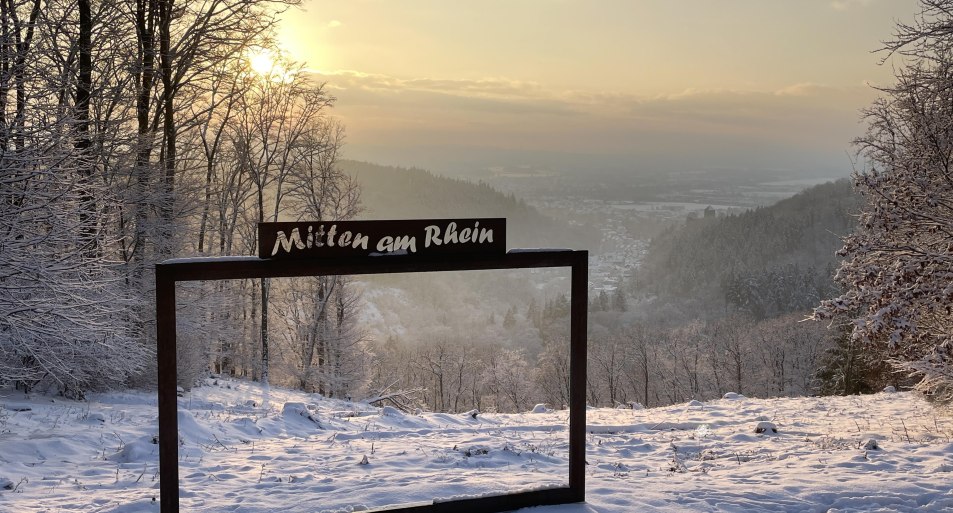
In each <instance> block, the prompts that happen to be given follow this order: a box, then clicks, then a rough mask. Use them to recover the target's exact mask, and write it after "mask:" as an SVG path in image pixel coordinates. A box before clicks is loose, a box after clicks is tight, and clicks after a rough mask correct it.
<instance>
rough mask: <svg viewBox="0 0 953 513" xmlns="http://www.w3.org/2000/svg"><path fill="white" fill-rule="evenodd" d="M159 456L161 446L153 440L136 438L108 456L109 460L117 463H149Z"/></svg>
mask: <svg viewBox="0 0 953 513" xmlns="http://www.w3.org/2000/svg"><path fill="white" fill-rule="evenodd" d="M158 458H159V446H158V445H157V444H154V443H152V440H147V439H142V440H134V441H132V442H129V443H128V444H125V445H123V446H122V449H119V452H117V453H115V454H112V455H110V456H107V457H106V459H107V460H109V461H115V462H116V463H149V462H155V461H157V460H158Z"/></svg>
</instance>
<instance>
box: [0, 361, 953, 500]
mask: <svg viewBox="0 0 953 513" xmlns="http://www.w3.org/2000/svg"><path fill="white" fill-rule="evenodd" d="M537 410H538V411H539V410H543V409H542V408H538V409H537ZM567 418H568V412H566V411H548V410H547V411H539V412H536V413H533V412H527V413H523V414H512V415H503V414H499V415H497V414H489V413H480V414H478V415H476V416H472V415H466V414H459V415H456V414H455V415H451V414H436V413H424V414H420V415H408V414H403V413H401V412H399V411H396V410H393V409H391V408H384V409H377V408H372V407H369V406H367V405H361V404H352V403H348V402H343V401H334V400H327V399H323V398H321V397H319V396H313V395H307V394H303V393H300V392H292V391H287V390H281V389H271V390H270V391H266V390H263V389H262V388H261V387H259V386H257V385H255V384H253V383H248V382H242V381H226V380H221V381H213V380H209V381H208V384H207V385H206V386H203V387H201V388H197V389H195V390H194V391H193V392H192V393H190V394H186V395H185V397H183V398H181V399H180V412H179V427H180V435H181V446H180V458H181V461H180V464H179V473H180V478H181V486H182V490H183V491H182V506H183V508H182V511H190V512H191V511H199V512H213V511H214V512H219V511H229V512H249V513H250V512H266V511H267V512H272V511H282V512H285V513H293V512H314V511H323V510H330V511H358V510H361V509H364V508H375V507H380V506H385V505H391V504H406V503H419V502H422V501H429V500H431V499H433V498H440V497H442V498H446V497H457V496H464V495H482V494H488V493H506V492H513V491H518V490H524V489H528V488H537V487H545V486H554V485H557V486H558V485H562V484H564V483H565V482H566V476H567V472H568V470H567V460H566V457H567V436H566V434H567ZM588 424H589V428H588V429H589V432H590V434H588V435H587V449H586V450H587V457H586V458H587V461H588V466H587V470H586V476H587V477H586V479H587V502H586V503H585V504H573V505H564V506H554V507H543V508H537V509H533V510H531V511H533V513H583V512H629V511H812V512H816V511H951V510H953V418H951V417H950V415H949V414H948V413H947V412H943V411H938V410H936V409H934V408H933V407H932V406H931V405H929V404H927V403H926V402H924V401H923V400H921V399H920V398H918V397H917V396H915V395H912V394H909V393H892V394H890V393H882V394H876V395H871V396H863V397H857V396H855V397H823V398H803V399H772V400H756V399H745V398H743V397H730V398H726V399H721V400H717V401H712V402H708V403H699V402H691V403H688V404H682V405H677V406H671V407H666V408H655V409H647V410H628V409H626V410H611V409H591V410H589V411H588ZM759 427H760V429H758V428H759ZM774 429H776V430H777V432H776V433H775V432H774ZM756 431H763V432H761V433H758V432H756ZM156 433H157V427H156V406H155V398H154V396H153V395H152V394H149V393H139V392H126V393H110V394H102V395H95V396H92V397H91V398H90V401H89V402H75V401H68V400H63V399H59V398H56V399H51V398H49V397H31V398H27V397H24V396H23V395H22V394H16V393H13V392H3V393H0V512H4V513H6V512H10V513H14V512H16V513H19V512H49V513H53V512H72V511H76V512H122V513H132V512H158V510H159V508H158V503H157V502H154V500H155V501H157V500H158V482H157V478H158V477H157V471H158V461H157V448H158V446H157V445H156V444H155V443H154V442H155V437H156ZM365 456H366V458H367V459H366V464H361V462H362V461H363V460H364V457H365ZM528 511H529V510H528Z"/></svg>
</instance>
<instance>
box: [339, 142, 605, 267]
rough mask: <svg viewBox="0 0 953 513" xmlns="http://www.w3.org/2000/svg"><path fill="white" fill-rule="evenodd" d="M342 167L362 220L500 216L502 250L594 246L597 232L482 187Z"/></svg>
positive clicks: (406, 172) (421, 174) (347, 163)
mask: <svg viewBox="0 0 953 513" xmlns="http://www.w3.org/2000/svg"><path fill="white" fill-rule="evenodd" d="M341 169H342V170H344V171H345V172H347V173H348V174H350V175H351V176H353V177H354V178H355V179H356V180H357V182H358V184H360V187H361V202H362V204H363V206H364V211H363V212H362V213H361V215H360V216H359V217H360V218H362V219H428V218H464V217H505V218H506V220H507V248H514V247H566V248H571V249H590V248H595V247H597V246H598V244H599V235H598V232H597V231H595V230H591V229H586V228H585V227H582V226H570V225H568V224H566V223H564V222H561V221H557V220H555V219H552V218H550V217H547V216H545V215H543V214H541V213H540V212H539V211H538V210H536V209H535V208H534V207H532V206H530V205H527V204H526V203H525V202H524V201H523V200H521V199H519V198H517V197H516V196H514V195H513V194H504V193H502V192H500V191H498V190H496V189H494V188H492V187H490V186H489V185H487V184H485V183H473V182H468V181H466V180H460V179H456V178H447V177H442V176H438V175H435V174H433V173H431V172H429V171H426V170H423V169H418V168H402V167H392V166H382V165H378V164H371V163H367V162H358V161H353V160H344V161H342V162H341Z"/></svg>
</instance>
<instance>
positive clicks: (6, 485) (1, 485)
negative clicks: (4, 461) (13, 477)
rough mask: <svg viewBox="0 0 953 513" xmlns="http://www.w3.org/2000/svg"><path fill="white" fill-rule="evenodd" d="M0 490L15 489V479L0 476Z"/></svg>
mask: <svg viewBox="0 0 953 513" xmlns="http://www.w3.org/2000/svg"><path fill="white" fill-rule="evenodd" d="M0 490H13V481H10V480H9V479H7V478H5V477H0Z"/></svg>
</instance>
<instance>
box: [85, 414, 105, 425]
mask: <svg viewBox="0 0 953 513" xmlns="http://www.w3.org/2000/svg"><path fill="white" fill-rule="evenodd" d="M83 422H86V423H87V424H105V423H106V415H105V414H104V413H103V412H101V411H91V412H89V413H87V414H86V415H85V416H84V418H83Z"/></svg>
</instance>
